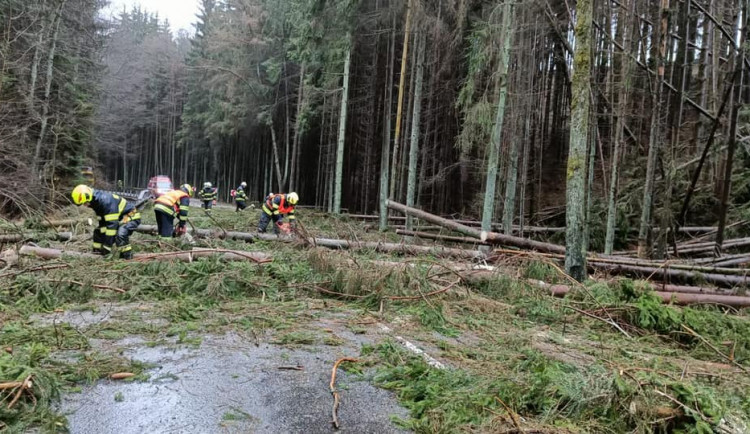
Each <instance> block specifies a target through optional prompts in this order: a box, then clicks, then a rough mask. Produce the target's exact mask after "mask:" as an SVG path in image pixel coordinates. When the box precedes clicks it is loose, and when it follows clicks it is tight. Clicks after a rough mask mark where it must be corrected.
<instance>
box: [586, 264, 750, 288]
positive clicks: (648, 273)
mask: <svg viewBox="0 0 750 434" xmlns="http://www.w3.org/2000/svg"><path fill="white" fill-rule="evenodd" d="M589 265H590V266H592V267H593V268H596V269H598V270H606V271H609V272H612V273H616V274H630V275H636V276H641V277H647V278H649V279H675V280H679V281H689V282H696V281H706V282H709V283H713V284H715V285H719V286H728V287H734V286H738V285H747V284H748V283H750V277H748V276H734V275H727V274H718V273H698V272H692V271H686V270H676V269H673V268H658V267H642V266H637V265H625V264H609V263H597V262H595V261H589Z"/></svg>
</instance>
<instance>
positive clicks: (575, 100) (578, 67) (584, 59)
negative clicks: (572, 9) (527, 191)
mask: <svg viewBox="0 0 750 434" xmlns="http://www.w3.org/2000/svg"><path fill="white" fill-rule="evenodd" d="M576 12H577V17H576V26H575V38H576V49H575V57H574V60H573V78H572V101H571V115H570V118H571V120H570V150H569V151H568V163H567V185H566V213H565V222H566V226H567V230H566V232H565V272H566V273H568V274H569V275H570V276H571V277H573V278H574V279H576V280H577V281H579V282H581V281H583V280H585V278H586V262H585V257H586V252H584V251H583V231H584V224H585V221H584V207H583V205H584V198H585V194H586V191H585V190H586V182H585V178H586V146H587V145H588V140H587V137H588V134H589V119H590V113H589V104H590V95H591V23H592V20H593V17H592V5H591V0H579V1H578V5H577V11H576Z"/></svg>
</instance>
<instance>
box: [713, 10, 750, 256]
mask: <svg viewBox="0 0 750 434" xmlns="http://www.w3.org/2000/svg"><path fill="white" fill-rule="evenodd" d="M747 13H748V10H747V1H743V2H742V18H743V19H744V21H745V22H744V25H743V28H742V32H741V34H740V41H739V47H740V48H739V49H738V50H737V55H736V58H735V64H736V65H735V67H736V68H737V72H735V74H739V78H738V79H737V80H736V83H735V85H734V91H733V92H732V93H733V95H732V97H731V98H730V99H731V102H732V111H731V112H730V115H729V139H728V142H729V143H728V144H727V161H726V164H725V166H724V185H723V187H722V189H721V199H720V202H719V225H718V229H717V233H716V247H717V250H718V252H719V253H721V248H722V244H723V243H724V228H725V227H726V224H727V210H728V209H729V192H730V190H731V188H732V166H733V164H734V151H735V148H736V147H737V118H738V115H739V109H740V106H741V105H742V100H743V88H742V81H743V78H744V69H745V68H744V59H745V53H746V51H747V48H746V47H745V45H746V42H745V43H743V40H744V41H747V38H746V36H745V33H746V32H747V31H748V29H750V27H749V26H748V24H750V18H748V17H747Z"/></svg>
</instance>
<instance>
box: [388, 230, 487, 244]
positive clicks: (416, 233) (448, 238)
mask: <svg viewBox="0 0 750 434" xmlns="http://www.w3.org/2000/svg"><path fill="white" fill-rule="evenodd" d="M396 234H398V235H406V236H410V237H417V238H425V239H428V240H438V241H449V242H452V243H466V244H482V245H487V244H488V243H486V242H482V241H480V240H477V239H475V238H466V237H454V236H450V235H440V234H433V233H429V232H420V231H408V230H405V229H398V230H397V231H396Z"/></svg>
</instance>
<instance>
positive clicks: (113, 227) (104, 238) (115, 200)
mask: <svg viewBox="0 0 750 434" xmlns="http://www.w3.org/2000/svg"><path fill="white" fill-rule="evenodd" d="M71 197H72V198H73V203H75V204H76V205H84V206H87V207H89V208H91V209H93V210H94V212H95V213H96V215H97V216H99V227H98V228H96V229H95V230H94V244H93V248H94V252H95V253H98V254H102V255H108V254H110V253H112V245H113V244H117V247H118V250H119V252H120V258H122V259H131V258H132V257H133V252H132V247H131V245H130V234H132V233H133V231H135V229H136V228H137V227H138V225H139V224H140V223H141V213H140V212H139V211H138V208H136V207H135V205H133V204H132V203H130V202H128V201H127V200H125V199H124V198H122V197H120V196H118V195H116V194H112V193H107V192H106V191H101V190H95V189H93V188H91V187H89V186H88V185H83V184H81V185H79V186H77V187H76V188H74V189H73V192H72V193H71Z"/></svg>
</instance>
